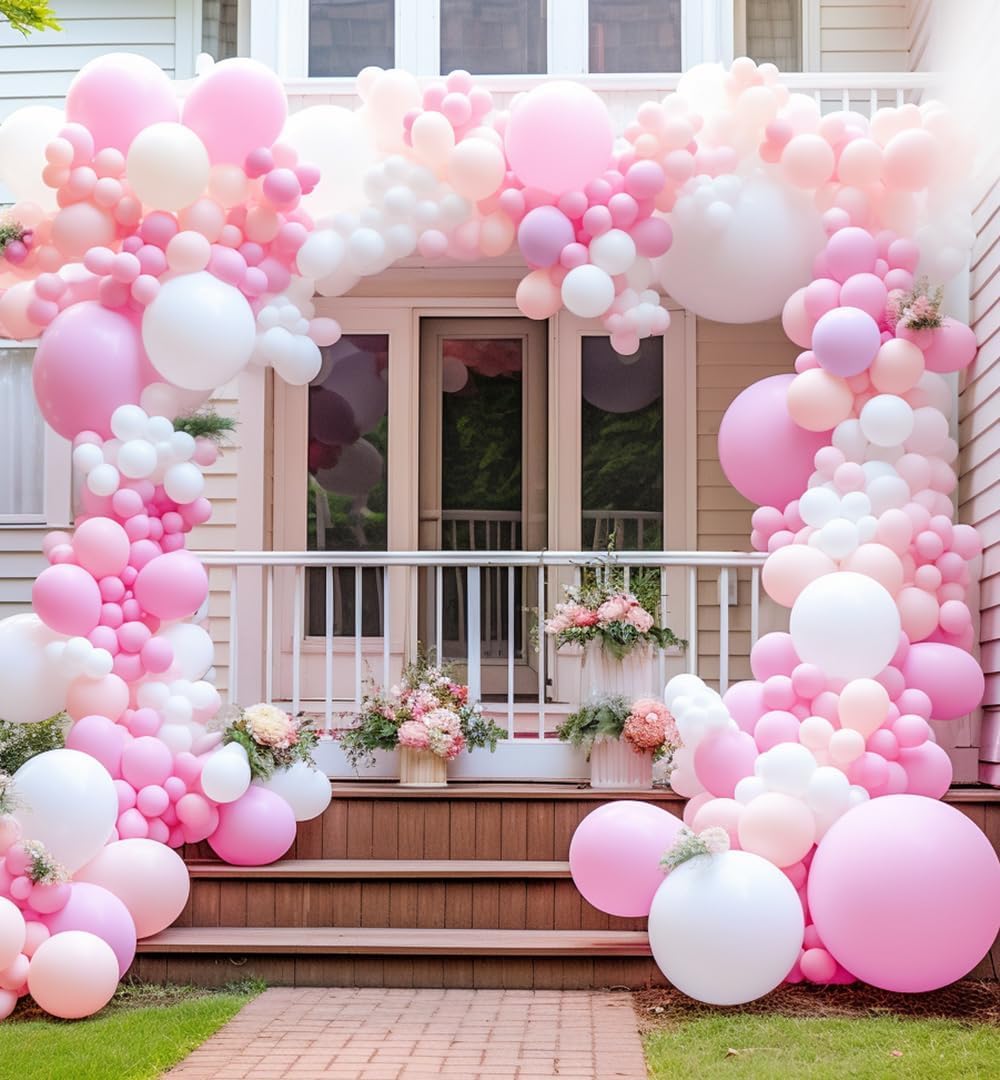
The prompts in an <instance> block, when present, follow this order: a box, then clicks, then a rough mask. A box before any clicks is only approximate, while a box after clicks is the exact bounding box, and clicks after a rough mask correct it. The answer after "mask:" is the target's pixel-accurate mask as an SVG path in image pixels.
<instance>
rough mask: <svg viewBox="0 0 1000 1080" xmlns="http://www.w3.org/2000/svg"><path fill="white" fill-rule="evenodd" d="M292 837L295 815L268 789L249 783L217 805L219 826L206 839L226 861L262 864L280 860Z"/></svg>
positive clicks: (289, 845)
mask: <svg viewBox="0 0 1000 1080" xmlns="http://www.w3.org/2000/svg"><path fill="white" fill-rule="evenodd" d="M294 839H295V814H294V813H293V812H292V808H291V807H290V806H289V805H288V803H287V802H285V800H284V799H283V798H282V797H281V796H280V795H276V794H275V793H274V792H273V791H269V790H268V789H267V788H262V787H258V786H257V785H256V784H251V785H250V787H249V788H248V789H247V792H246V794H245V795H241V796H240V798H238V799H237V800H236V801H235V802H231V803H226V804H225V805H223V806H220V807H219V825H218V827H217V828H216V830H215V832H213V833H212V835H211V836H210V837H209V838H208V843H209V846H210V847H211V849H212V850H213V851H214V852H215V854H216V855H218V856H219V858H220V859H222V860H223V861H225V862H228V863H233V864H235V865H239V866H263V865H264V864H266V863H271V862H274V861H275V859H280V858H281V856H282V855H284V854H285V852H286V851H287V850H288V849H289V848H290V847H291V846H292V841H293V840H294Z"/></svg>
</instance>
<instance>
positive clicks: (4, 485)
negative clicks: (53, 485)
mask: <svg viewBox="0 0 1000 1080" xmlns="http://www.w3.org/2000/svg"><path fill="white" fill-rule="evenodd" d="M33 357H34V350H33V349H19V348H10V349H0V425H2V426H0V430H2V431H3V434H4V439H5V444H6V445H5V447H4V452H3V453H2V454H0V515H7V514H19V515H21V514H30V515H33V516H37V517H41V516H42V515H43V513H44V510H45V492H44V484H45V425H44V424H43V422H42V417H41V413H39V411H38V406H37V405H36V404H35V395H34V392H33V391H32V386H31V362H32V359H33Z"/></svg>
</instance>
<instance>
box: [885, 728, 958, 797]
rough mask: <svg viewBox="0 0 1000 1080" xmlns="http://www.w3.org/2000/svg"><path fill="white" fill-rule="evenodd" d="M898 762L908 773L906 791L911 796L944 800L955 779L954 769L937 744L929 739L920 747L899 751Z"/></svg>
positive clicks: (946, 755) (945, 753) (949, 759)
mask: <svg viewBox="0 0 1000 1080" xmlns="http://www.w3.org/2000/svg"><path fill="white" fill-rule="evenodd" d="M900 719H902V717H900ZM898 760H899V764H900V765H902V767H903V769H904V770H905V772H906V791H907V792H908V793H909V794H910V795H925V796H927V798H929V799H942V798H944V796H945V794H946V793H947V791H948V788H950V787H951V782H952V780H953V779H954V767H953V766H952V764H951V758H950V757H948V754H947V752H946V751H945V750H943V749H942V748H941V747H940V746H938V744H937V743H935V742H931V741H930V740H929V739H928V740H927V741H925V742H922V743H921V744H920V745H919V746H912V747H906V748H904V749H902V750H900V751H899V759H898Z"/></svg>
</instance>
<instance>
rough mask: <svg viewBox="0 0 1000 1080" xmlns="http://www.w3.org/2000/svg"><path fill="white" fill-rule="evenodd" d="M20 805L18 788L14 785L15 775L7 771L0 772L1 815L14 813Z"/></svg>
mask: <svg viewBox="0 0 1000 1080" xmlns="http://www.w3.org/2000/svg"><path fill="white" fill-rule="evenodd" d="M19 805H20V799H18V797H17V788H16V787H15V786H14V777H13V776H8V775H7V773H0V817H4V816H6V815H7V814H13V813H14V811H15V810H16V809H17V808H18V806H19Z"/></svg>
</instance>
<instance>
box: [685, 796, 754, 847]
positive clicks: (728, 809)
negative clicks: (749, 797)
mask: <svg viewBox="0 0 1000 1080" xmlns="http://www.w3.org/2000/svg"><path fill="white" fill-rule="evenodd" d="M742 816H743V804H742V803H738V802H737V801H736V800H735V799H712V798H710V799H709V800H708V801H707V802H704V803H702V805H701V806H700V807H699V808H698V810H697V812H696V813H695V815H694V818H693V820H692V822H691V828H692V829H693V830H694V832H696V833H700V832H702V831H703V830H704V829H712V828H716V829H725V830H726V832H727V833H729V846H730V848H732V849H733V850H734V851H738V850H739V846H740V837H739V825H740V818H741V817H742Z"/></svg>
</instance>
